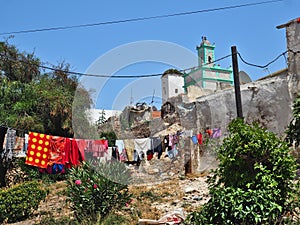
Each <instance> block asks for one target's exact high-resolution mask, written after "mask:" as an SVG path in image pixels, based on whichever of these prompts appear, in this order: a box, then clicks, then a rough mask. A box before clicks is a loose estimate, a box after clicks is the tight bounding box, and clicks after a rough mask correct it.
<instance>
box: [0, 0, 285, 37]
mask: <svg viewBox="0 0 300 225" xmlns="http://www.w3.org/2000/svg"><path fill="white" fill-rule="evenodd" d="M282 1H283V0H270V1H263V2H255V3H247V4H241V5H232V6H225V7H219V8H211V9H202V10H197V11H189V12H180V13H174V14H165V15H158V16H149V17H137V18H131V19H123V20H112V21H106V22H98V23H88V24H80V25H70V26H59V27H49V28H41V29H29V30H20V31H11V32H2V33H0V35H13V34H25V33H36V32H43V31H57V30H66V29H73V28H83V27H94V26H101V25H111V24H119V23H128V22H137V21H144V20H152V19H162V18H168V17H176V16H185V15H192V14H198V13H206V12H213V11H221V10H228V9H235V8H242V7H249V6H256V5H263V4H269V3H275V2H282Z"/></svg>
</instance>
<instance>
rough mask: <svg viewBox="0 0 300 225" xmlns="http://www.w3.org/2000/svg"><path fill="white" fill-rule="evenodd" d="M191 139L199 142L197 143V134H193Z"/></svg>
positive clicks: (195, 142)
mask: <svg viewBox="0 0 300 225" xmlns="http://www.w3.org/2000/svg"><path fill="white" fill-rule="evenodd" d="M191 139H192V141H193V143H194V144H197V143H198V139H197V135H193V136H192V137H191Z"/></svg>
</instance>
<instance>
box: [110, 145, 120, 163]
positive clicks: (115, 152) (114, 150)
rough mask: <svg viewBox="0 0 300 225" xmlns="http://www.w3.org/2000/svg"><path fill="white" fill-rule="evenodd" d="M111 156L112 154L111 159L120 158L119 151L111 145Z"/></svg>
mask: <svg viewBox="0 0 300 225" xmlns="http://www.w3.org/2000/svg"><path fill="white" fill-rule="evenodd" d="M111 156H112V159H116V160H118V161H119V159H120V158H119V151H118V148H117V147H112V149H111Z"/></svg>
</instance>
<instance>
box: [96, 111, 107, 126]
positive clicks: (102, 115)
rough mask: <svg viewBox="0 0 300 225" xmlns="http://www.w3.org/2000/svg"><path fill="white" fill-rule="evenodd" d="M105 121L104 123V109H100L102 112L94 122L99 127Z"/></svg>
mask: <svg viewBox="0 0 300 225" xmlns="http://www.w3.org/2000/svg"><path fill="white" fill-rule="evenodd" d="M105 121H106V117H105V111H104V109H102V111H101V112H100V113H99V118H98V120H97V121H96V125H97V126H100V125H102V124H104V123H105Z"/></svg>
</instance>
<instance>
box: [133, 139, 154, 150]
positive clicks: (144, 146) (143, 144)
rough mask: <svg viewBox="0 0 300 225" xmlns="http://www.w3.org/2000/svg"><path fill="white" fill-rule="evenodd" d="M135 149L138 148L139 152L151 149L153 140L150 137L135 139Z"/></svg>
mask: <svg viewBox="0 0 300 225" xmlns="http://www.w3.org/2000/svg"><path fill="white" fill-rule="evenodd" d="M134 149H135V150H137V152H138V153H140V152H144V153H146V152H147V150H150V149H151V140H150V138H139V139H134Z"/></svg>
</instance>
